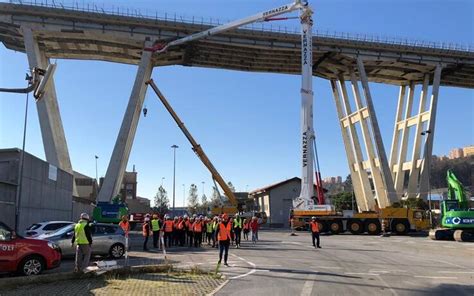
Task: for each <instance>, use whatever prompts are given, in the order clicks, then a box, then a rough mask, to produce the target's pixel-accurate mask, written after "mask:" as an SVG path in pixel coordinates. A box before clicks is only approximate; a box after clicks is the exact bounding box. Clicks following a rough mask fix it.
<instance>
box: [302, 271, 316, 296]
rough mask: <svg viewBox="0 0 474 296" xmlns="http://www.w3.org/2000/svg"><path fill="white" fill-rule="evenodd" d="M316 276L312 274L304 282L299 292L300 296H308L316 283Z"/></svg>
mask: <svg viewBox="0 0 474 296" xmlns="http://www.w3.org/2000/svg"><path fill="white" fill-rule="evenodd" d="M315 280H316V276H315V275H314V274H310V275H308V277H307V280H306V282H305V283H304V285H303V290H301V294H300V295H301V296H310V295H311V292H312V291H313V286H314V283H315V282H316V281H315Z"/></svg>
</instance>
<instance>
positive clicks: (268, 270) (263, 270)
mask: <svg viewBox="0 0 474 296" xmlns="http://www.w3.org/2000/svg"><path fill="white" fill-rule="evenodd" d="M258 271H262V272H270V269H257V272H258Z"/></svg>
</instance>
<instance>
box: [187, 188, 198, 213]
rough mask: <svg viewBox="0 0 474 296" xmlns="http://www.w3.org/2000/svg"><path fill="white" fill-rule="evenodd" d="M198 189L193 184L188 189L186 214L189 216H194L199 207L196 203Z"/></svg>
mask: <svg viewBox="0 0 474 296" xmlns="http://www.w3.org/2000/svg"><path fill="white" fill-rule="evenodd" d="M197 192H198V188H197V186H196V185H195V184H191V186H190V187H189V196H188V212H189V213H191V214H196V212H197V210H198V206H199V201H198V193H197Z"/></svg>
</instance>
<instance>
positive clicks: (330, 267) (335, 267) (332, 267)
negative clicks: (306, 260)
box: [315, 266, 342, 269]
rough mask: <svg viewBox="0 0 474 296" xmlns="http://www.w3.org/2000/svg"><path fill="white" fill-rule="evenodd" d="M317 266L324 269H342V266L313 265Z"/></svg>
mask: <svg viewBox="0 0 474 296" xmlns="http://www.w3.org/2000/svg"><path fill="white" fill-rule="evenodd" d="M315 267H317V268H325V269H342V267H337V266H315Z"/></svg>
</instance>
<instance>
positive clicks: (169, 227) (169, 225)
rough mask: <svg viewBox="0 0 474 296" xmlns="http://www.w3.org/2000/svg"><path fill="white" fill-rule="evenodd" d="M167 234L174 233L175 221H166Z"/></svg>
mask: <svg viewBox="0 0 474 296" xmlns="http://www.w3.org/2000/svg"><path fill="white" fill-rule="evenodd" d="M165 232H173V221H171V220H166V221H165Z"/></svg>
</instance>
